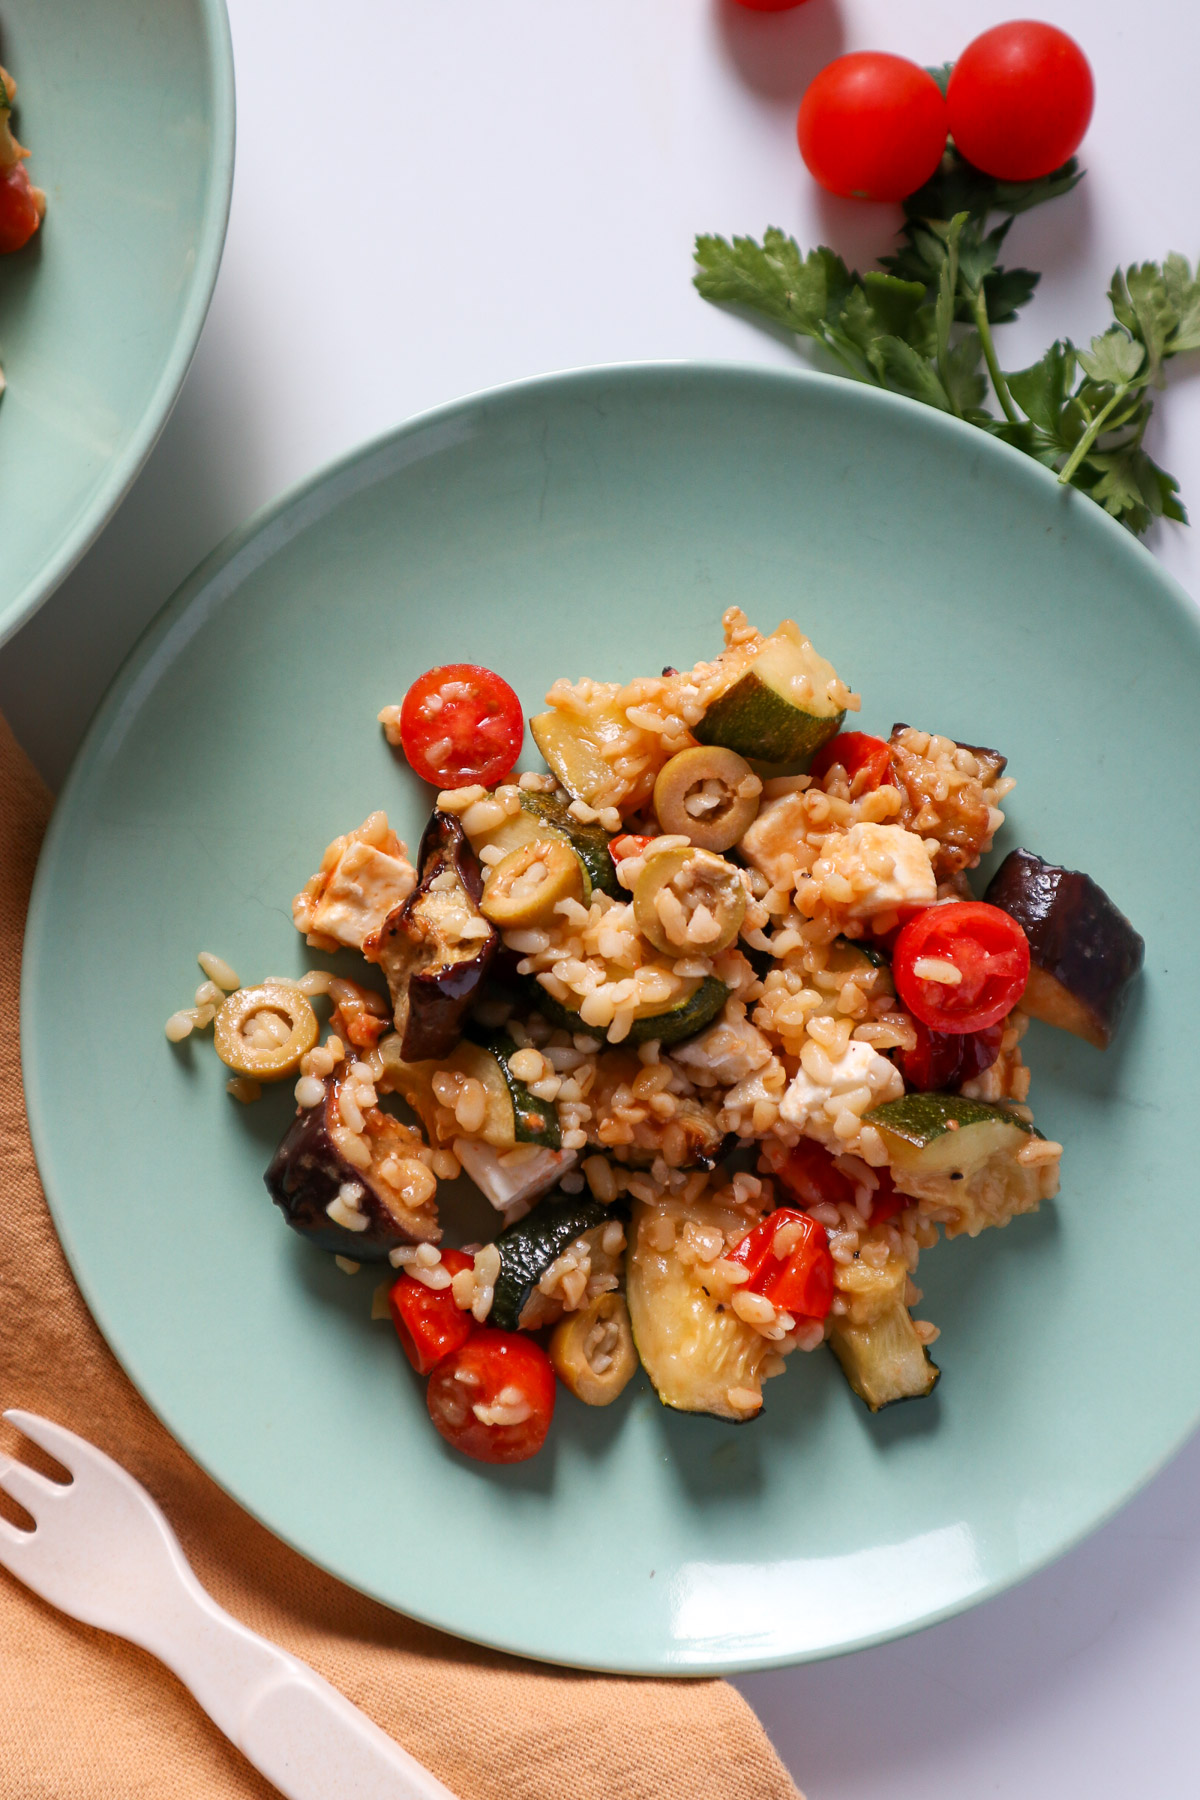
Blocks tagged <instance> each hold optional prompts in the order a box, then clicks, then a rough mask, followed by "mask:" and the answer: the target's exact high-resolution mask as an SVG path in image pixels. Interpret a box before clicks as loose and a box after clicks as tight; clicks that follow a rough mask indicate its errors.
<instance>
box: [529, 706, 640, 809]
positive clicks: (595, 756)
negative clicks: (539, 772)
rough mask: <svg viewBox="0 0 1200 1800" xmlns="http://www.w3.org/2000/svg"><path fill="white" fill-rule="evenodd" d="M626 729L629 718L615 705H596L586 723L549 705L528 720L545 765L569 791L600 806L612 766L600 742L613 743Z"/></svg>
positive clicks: (586, 803)
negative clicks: (546, 710) (545, 709)
mask: <svg viewBox="0 0 1200 1800" xmlns="http://www.w3.org/2000/svg"><path fill="white" fill-rule="evenodd" d="M628 731H629V721H628V720H627V719H626V717H625V715H624V713H622V712H619V711H618V710H617V708H616V707H615V706H605V707H600V708H597V709H596V710H594V711H592V712H590V713H589V714H588V717H587V720H586V722H585V721H584V720H582V719H580V718H577V717H575V716H574V715H572V714H567V713H564V712H559V711H558V710H557V708H551V710H550V711H549V712H544V713H537V714H536V715H535V716H534V717H533V718H532V719H530V721H529V735H530V736H531V737H532V739H533V741H534V743H535V744H536V745H537V747H538V749H539V750H540V751H541V753H542V755H543V757H544V758H545V760H546V766H547V767H548V768H549V769H550V770H551V772H552V773H553V775H554V777H555V779H556V780H557V781H559V782H561V784H562V786H563V787H565V788H566V790H567V792H568V794H571V795H573V797H574V798H575V799H576V800H582V801H583V802H584V804H585V805H587V806H597V805H603V804H604V801H605V796H606V795H608V794H609V793H610V791H611V789H612V785H613V766H612V764H611V763H610V762H609V761H608V760H607V758H606V757H605V756H604V755H603V753H602V750H601V746H602V745H603V744H612V743H615V742H616V741H617V740H618V739H619V738H622V737H625V736H626V735H627V733H628Z"/></svg>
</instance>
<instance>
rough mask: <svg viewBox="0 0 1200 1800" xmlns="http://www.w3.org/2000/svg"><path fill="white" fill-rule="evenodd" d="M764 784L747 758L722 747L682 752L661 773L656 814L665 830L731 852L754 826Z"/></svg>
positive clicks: (656, 786) (704, 847)
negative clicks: (749, 828) (679, 833)
mask: <svg viewBox="0 0 1200 1800" xmlns="http://www.w3.org/2000/svg"><path fill="white" fill-rule="evenodd" d="M761 799H762V782H761V781H760V780H759V778H758V776H757V775H756V774H755V773H754V770H753V769H752V768H751V767H750V764H749V763H748V762H747V761H746V760H745V758H744V757H741V756H738V755H737V753H736V751H733V750H725V749H723V748H722V747H721V746H720V745H719V744H712V745H708V744H698V745H697V746H696V747H695V748H694V749H692V750H681V751H680V752H679V755H678V756H673V757H672V758H671V760H670V762H669V763H666V764H664V766H663V768H662V769H661V770H660V771H659V776H658V780H657V781H656V782H655V783H654V811H655V814H656V815H657V818H658V822H659V824H660V825H661V826H662V828H663V830H664V832H677V831H678V832H683V833H685V834H686V835H687V836H688V837H690V838H691V840H692V842H693V844H695V845H696V847H697V849H699V850H732V849H733V846H734V845H735V844H736V843H739V842H740V841H741V838H742V835H743V833H744V832H745V831H746V829H747V828H748V827H749V826H750V825H752V824H753V823H754V820H755V818H756V817H757V814H758V808H759V802H760V801H761Z"/></svg>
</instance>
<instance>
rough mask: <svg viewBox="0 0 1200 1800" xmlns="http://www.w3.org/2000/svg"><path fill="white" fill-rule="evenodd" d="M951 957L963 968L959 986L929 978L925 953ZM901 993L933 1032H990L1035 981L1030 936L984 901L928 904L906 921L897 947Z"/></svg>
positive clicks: (894, 961) (897, 980)
mask: <svg viewBox="0 0 1200 1800" xmlns="http://www.w3.org/2000/svg"><path fill="white" fill-rule="evenodd" d="M927 956H928V957H938V958H945V959H947V960H948V961H950V962H953V963H954V964H955V965H956V967H958V968H959V969H961V970H962V971H963V980H962V982H961V984H960V985H959V987H957V988H954V987H946V986H945V985H943V984H941V983H938V982H933V981H926V980H924V979H922V978H921V977H919V976H918V975H917V974H916V972H915V965H916V963H917V962H918V961H919V960H920V959H921V958H922V957H927ZM892 978H893V980H894V981H895V984H896V992H897V993H898V994H899V996H900V998H901V1000H903V1002H904V1004H905V1006H906V1007H907V1008H908V1010H909V1012H910V1013H911V1014H912V1015H913V1017H914V1018H915V1019H919V1020H920V1022H921V1024H922V1025H927V1026H928V1027H929V1028H930V1029H931V1030H932V1031H943V1032H950V1033H952V1034H957V1033H960V1032H980V1031H985V1030H986V1029H987V1027H988V1026H989V1025H995V1024H997V1023H998V1022H999V1021H1000V1020H1001V1019H1003V1018H1005V1017H1007V1015H1008V1014H1009V1013H1010V1012H1011V1011H1012V1009H1013V1007H1014V1006H1015V1005H1016V1004H1017V1001H1018V1000H1019V999H1020V998H1021V995H1022V994H1023V993H1024V991H1025V984H1026V982H1027V981H1028V980H1029V940H1028V938H1027V937H1026V936H1025V933H1024V932H1023V931H1022V929H1021V927H1020V926H1019V925H1018V924H1017V921H1016V920H1015V919H1013V918H1011V917H1010V916H1009V914H1008V913H1003V912H1001V910H1000V908H999V907H998V906H989V905H988V904H987V902H986V901H984V900H954V901H950V902H949V903H948V904H947V905H944V906H930V907H926V909H925V911H924V912H921V913H918V914H917V916H916V918H915V919H910V920H909V921H908V923H907V925H902V926H901V928H900V933H899V935H898V937H897V938H896V943H895V947H894V949H893V951H892Z"/></svg>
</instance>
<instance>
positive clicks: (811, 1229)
mask: <svg viewBox="0 0 1200 1800" xmlns="http://www.w3.org/2000/svg"><path fill="white" fill-rule="evenodd" d="M818 1147H819V1146H818ZM836 1172H837V1171H835V1173H836ZM782 1225H799V1226H800V1227H801V1229H802V1230H803V1233H804V1236H803V1238H802V1239H801V1241H800V1242H799V1243H798V1244H797V1245H796V1247H795V1248H794V1249H793V1250H791V1251H789V1252H788V1254H787V1255H786V1256H777V1255H776V1254H775V1234H776V1233H777V1232H778V1230H779V1228H780V1227H781V1226H782ZM729 1260H730V1262H735V1263H739V1264H740V1265H741V1266H742V1268H744V1269H747V1270H749V1273H750V1279H749V1281H748V1282H746V1284H745V1285H746V1288H747V1290H748V1291H749V1292H750V1293H752V1294H763V1295H765V1296H766V1298H767V1299H768V1300H770V1301H771V1303H772V1305H773V1306H777V1307H778V1308H779V1309H780V1311H781V1312H790V1313H791V1314H792V1316H793V1317H794V1318H805V1319H823V1318H824V1317H825V1315H826V1314H827V1313H828V1311H829V1308H830V1306H831V1305H832V1304H833V1258H832V1256H830V1254H829V1239H828V1237H827V1235H826V1232H825V1227H824V1226H823V1225H821V1224H818V1222H817V1220H816V1219H813V1218H810V1217H809V1215H808V1214H807V1213H804V1212H797V1211H796V1210H795V1209H794V1208H793V1207H790V1206H780V1207H777V1208H776V1210H775V1211H774V1212H772V1213H768V1214H767V1216H766V1218H765V1219H762V1220H760V1221H759V1223H758V1224H757V1225H755V1226H754V1228H753V1230H751V1231H748V1232H747V1233H746V1236H745V1237H744V1238H743V1239H742V1240H741V1242H740V1243H739V1244H735V1246H734V1248H733V1249H732V1250H731V1251H730V1252H729Z"/></svg>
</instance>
